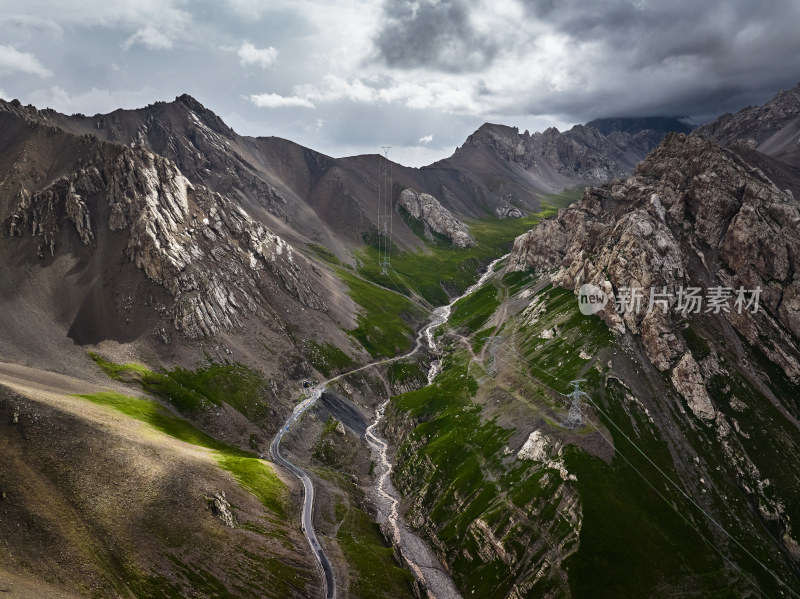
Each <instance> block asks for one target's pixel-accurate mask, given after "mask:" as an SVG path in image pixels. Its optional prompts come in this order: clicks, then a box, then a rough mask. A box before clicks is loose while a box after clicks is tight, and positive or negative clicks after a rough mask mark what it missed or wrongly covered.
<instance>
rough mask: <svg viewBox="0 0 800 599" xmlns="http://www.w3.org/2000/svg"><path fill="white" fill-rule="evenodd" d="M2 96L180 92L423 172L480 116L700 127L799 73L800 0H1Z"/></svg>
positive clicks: (101, 98)
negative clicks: (686, 121)
mask: <svg viewBox="0 0 800 599" xmlns="http://www.w3.org/2000/svg"><path fill="white" fill-rule="evenodd" d="M0 15H1V16H0V40H2V41H0V90H2V95H3V96H4V97H5V98H6V99H11V98H19V99H20V100H21V101H23V102H24V103H33V104H35V105H37V106H40V107H46V106H49V107H52V108H55V109H57V110H60V111H64V112H68V113H71V112H82V113H86V114H93V113H95V112H107V111H111V110H114V109H115V108H118V107H125V108H134V107H138V106H142V105H144V104H148V103H151V102H154V101H156V100H171V99H172V98H174V97H175V96H178V95H180V94H182V93H189V94H191V95H193V96H195V97H196V98H197V99H198V100H199V101H200V102H202V103H203V104H205V105H206V106H207V107H209V108H211V109H212V110H214V111H215V112H217V113H218V114H219V115H220V116H221V117H222V118H223V119H224V120H225V121H226V122H228V123H229V124H230V125H231V126H233V127H234V128H235V129H236V130H237V131H239V132H240V133H243V134H249V135H277V136H282V137H287V138H290V139H293V140H295V141H297V142H299V143H301V144H304V145H306V146H310V147H312V148H315V149H317V150H319V151H322V152H326V153H329V154H332V155H345V154H353V153H374V152H376V151H377V149H378V147H379V146H381V145H391V146H393V148H392V157H393V158H394V159H396V160H398V161H401V162H405V163H410V164H414V165H421V164H424V163H429V162H432V161H434V160H436V159H438V158H442V157H444V156H446V155H448V154H450V153H451V152H452V151H453V149H454V148H455V147H456V146H457V145H460V144H461V143H463V141H464V139H465V138H466V137H467V136H468V135H469V134H470V133H471V132H472V131H473V130H474V129H475V128H477V127H478V126H479V125H480V124H481V123H483V122H485V121H492V122H501V123H505V124H508V125H512V126H518V127H520V129H529V130H531V131H533V130H537V129H544V128H546V127H548V126H551V125H555V126H557V127H559V128H561V129H563V128H565V127H569V126H571V125H572V124H574V123H577V122H585V121H587V120H590V119H592V118H597V117H604V116H652V115H665V116H678V115H680V116H689V117H691V118H693V119H694V120H695V121H697V122H703V121H705V120H708V119H710V118H713V117H715V116H717V115H719V114H721V113H723V112H728V111H734V110H738V109H739V108H741V107H743V106H745V105H748V104H755V103H761V102H763V101H765V100H767V99H768V98H769V97H771V96H772V95H773V94H774V93H775V92H777V91H778V90H779V89H785V88H788V87H793V86H794V85H796V84H797V83H798V81H800V36H798V35H797V31H796V28H797V25H798V23H800V2H797V1H796V0H792V1H789V0H775V1H770V2H765V1H752V0H747V1H745V0H727V1H722V0H710V1H705V2H698V1H697V0H674V1H673V2H655V1H652V0H635V1H632V0H593V1H592V2H585V1H584V0H494V1H490V0H472V1H467V0H441V1H437V0H413V1H409V0H386V1H385V2H383V3H375V2H372V1H367V0H271V1H270V2H263V1H260V0H195V1H193V2H191V3H190V2H186V1H185V0H141V1H140V2H137V3H135V4H131V3H129V2H127V0H86V1H83V2H80V3H64V2H56V1H55V0H29V1H28V2H26V3H24V4H20V3H18V2H11V1H10V0H0Z"/></svg>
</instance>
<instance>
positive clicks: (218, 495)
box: [210, 491, 236, 528]
mask: <svg viewBox="0 0 800 599" xmlns="http://www.w3.org/2000/svg"><path fill="white" fill-rule="evenodd" d="M210 504H211V511H212V512H214V515H216V516H217V518H219V519H220V521H222V523H223V524H224V525H225V526H227V527H228V528H236V516H234V515H233V510H232V509H231V504H230V503H229V502H228V500H227V499H226V498H225V491H215V492H214V494H213V495H212V497H211V500H210Z"/></svg>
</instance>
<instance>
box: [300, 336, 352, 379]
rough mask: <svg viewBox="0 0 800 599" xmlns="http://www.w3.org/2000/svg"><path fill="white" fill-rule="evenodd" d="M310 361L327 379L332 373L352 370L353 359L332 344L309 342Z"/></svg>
mask: <svg viewBox="0 0 800 599" xmlns="http://www.w3.org/2000/svg"><path fill="white" fill-rule="evenodd" d="M308 361H309V362H311V364H312V365H313V366H314V368H316V369H317V370H318V371H320V372H321V373H322V374H323V376H325V377H326V378H328V377H330V376H331V374H332V373H334V372H337V371H340V370H344V369H346V368H351V367H352V366H354V365H355V362H353V359H352V358H351V357H350V356H348V355H347V354H346V353H344V352H343V351H342V350H341V349H339V348H338V347H336V346H335V345H333V344H332V343H322V344H320V343H317V342H315V341H309V342H308Z"/></svg>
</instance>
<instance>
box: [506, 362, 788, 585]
mask: <svg viewBox="0 0 800 599" xmlns="http://www.w3.org/2000/svg"><path fill="white" fill-rule="evenodd" d="M510 353H512V355H516V356H517V357H518V358H520V359H521V360H522V361H523V362H525V364H526V365H527V366H529V367H531V368H532V369H534V370H537V371H539V372H541V373H543V374H545V375H547V376H549V377H551V378H552V379H555V380H557V381H561V382H563V383H565V384H566V385H574V387H575V388H574V390H573V392H572V393H570V394H566V393H562V392H560V391H558V390H556V389H553V387H551V386H550V385H548V384H547V383H544V382H542V381H539V382H540V384H542V385H544V386H545V387H547V388H548V389H550V390H551V391H553V392H555V393H556V394H558V395H562V396H564V397H565V398H569V399H574V397H575V393H576V391H578V392H580V394H581V397H583V398H585V399H586V400H587V401H588V402H589V403H590V404H591V405H592V406H593V407H594V408H595V409H596V410H597V411H598V412H599V413H601V414H602V415H603V416H604V417H605V419H606V420H607V421H608V422H610V423H611V424H612V425H613V427H614V428H615V429H617V430H618V431H619V432H620V434H622V436H623V437H625V439H626V440H627V441H628V443H630V444H631V445H632V446H633V447H634V448H635V449H636V450H637V451H638V452H639V453H640V454H641V455H642V456H643V457H644V458H645V459H646V460H647V461H648V462H649V463H650V465H652V466H653V467H654V468H655V469H656V470H657V471H658V472H659V474H661V475H662V476H663V477H664V478H665V479H666V480H667V481H669V483H670V484H671V485H672V486H673V487H674V488H675V489H676V490H677V491H678V492H679V493H680V494H681V495H683V496H684V497H685V498H686V499H687V500H688V501H689V502H690V503H691V504H692V505H693V506H694V507H696V508H697V509H698V510H699V511H700V512H701V513H702V514H703V515H704V516H705V517H706V518H707V519H708V520H710V521H711V522H712V523H713V524H714V525H715V526H716V527H717V528H718V529H719V530H721V531H722V532H723V533H724V534H725V536H727V537H728V538H729V539H730V540H731V541H733V542H734V543H735V544H736V545H737V546H738V547H739V548H740V549H741V550H742V551H744V552H745V554H746V555H748V556H749V557H750V558H751V559H752V560H753V561H755V562H756V563H757V564H758V565H760V566H761V567H762V568H763V569H764V570H765V571H766V572H767V573H769V574H770V575H771V576H772V577H773V578H774V579H775V580H776V581H777V582H778V584H779V585H781V586H783V587H785V588H786V589H787V590H788V591H789V592H790V593H791V594H792V595H793V596H795V597H798V598H800V594H798V593H797V592H795V591H794V590H793V589H792V588H791V587H790V586H789V585H788V584H786V583H785V582H784V581H783V580H782V579H781V578H780V577H779V576H778V575H777V574H775V572H773V571H772V570H771V569H770V568H769V567H767V565H766V564H764V563H763V562H762V561H761V560H759V559H758V558H757V557H756V556H755V555H753V554H752V553H751V552H750V551H749V550H748V549H747V548H746V547H745V546H744V545H742V543H740V542H739V541H738V540H737V539H736V538H735V537H734V536H733V535H732V534H731V533H729V532H728V531H727V530H726V529H725V527H724V526H722V524H720V523H719V522H717V520H716V519H715V518H714V517H713V516H711V515H710V514H709V513H708V512H707V511H706V510H705V509H703V508H702V507H701V506H700V505H699V504H698V503H697V502H696V501H695V500H694V499H693V498H692V497H691V496H690V495H689V494H688V493H686V492H685V491H684V490H683V489H682V488H681V487H680V486H679V485H678V484H677V483H676V482H675V481H674V480H673V479H672V478H671V477H670V476H669V475H668V474H667V473H665V472H664V471H663V470H662V469H661V468H659V467H658V465H657V464H656V463H655V462H654V461H653V460H652V459H650V457H649V456H648V455H647V454H646V453H645V452H644V450H642V448H641V447H639V445H637V444H636V443H635V442H634V441H633V439H631V438H630V437H629V436H628V435H627V434H626V433H625V432H624V431H623V430H622V429H621V428H620V427H619V426H618V425H617V424H616V422H614V420H613V419H612V418H611V417H610V416H609V415H608V414H607V413H606V412H605V411H604V410H603V409H602V408H600V406H598V405H597V403H596V402H595V401H594V400H593V399H592V398H591V396H590V395H589V394H587V393H584V392H583V391H580V390H579V382H583V381H566V380H565V379H562V378H560V377H558V376H556V375H554V374H552V373H550V372H547V371H545V370H543V369H541V368H538V367H536V366H534V365H533V364H530V363H528V362H527V361H525V359H524V356H522V354H520V353H519V352H518V351H516V350H513V351H512V352H510ZM495 360H496V361H497V360H499V361H501V362H503V363H505V364H506V365H508V366H510V367H511V368H512V369H514V370H516V371H517V372H519V373H520V374H522V375H523V376H525V377H529V376H530V374H528V373H525V372H524V371H523V370H521V369H520V368H519V367H517V366H516V365H514V364H512V363H510V362H509V361H507V360H504V359H503V358H499V357H497V356H495ZM570 409H572V406H570ZM587 420H588V421H589V424H590V425H591V426H592V427H593V428H594V429H595V430H596V431H597V432H598V433H599V434H600V436H601V437H603V439H604V440H605V441H606V443H608V445H609V446H610V447H612V448H613V449H614V451H615V453H618V454H619V455H620V457H621V458H622V459H623V460H624V461H625V462H626V463H627V464H628V465H629V466H631V468H633V470H634V471H635V472H636V474H638V475H639V476H640V477H641V478H642V479H643V480H644V481H645V482H646V483H647V485H648V486H649V487H651V488H652V489H653V490H654V491H655V492H656V493H657V494H658V496H659V497H661V498H662V499H663V500H664V501H665V502H666V503H667V504H668V505H669V506H670V507H671V508H672V509H673V510H674V511H675V512H676V513H677V514H678V516H680V518H681V519H682V520H683V521H684V522H686V523H687V524H689V525H690V526H692V527H693V528H694V529H695V531H696V532H697V534H698V535H699V536H700V537H701V538H702V539H703V540H704V541H705V542H706V543H708V544H709V545H710V546H711V547H712V548H713V549H714V550H715V551H716V552H717V553H719V555H720V556H721V557H722V559H723V561H725V562H727V563H729V564H730V565H731V566H732V567H733V568H734V569H735V570H736V571H737V572H739V574H741V575H742V577H743V578H744V579H745V580H747V581H748V582H749V583H750V584H751V585H753V587H754V588H756V589H758V590H759V592H762V594H763V591H761V588H760V587H759V586H758V584H757V583H756V582H755V581H753V580H752V579H751V578H750V577H749V576H748V575H747V574H745V573H744V572H743V571H742V570H741V568H739V567H738V566H737V565H736V564H735V563H734V562H733V561H732V560H731V559H730V558H728V557H726V556H725V554H723V553H722V551H721V550H720V549H719V548H718V547H717V546H716V545H715V544H714V543H713V542H712V541H711V540H710V539H708V538H707V537H706V536H705V535H703V534H702V533H701V532H700V531H699V530H697V529H696V527H694V526H693V525H692V524H691V522H689V520H688V519H687V517H686V516H685V515H684V514H683V513H682V512H681V511H680V510H679V509H678V508H677V506H675V505H674V504H673V503H672V502H671V501H669V500H668V499H667V498H666V497H664V495H663V494H662V493H661V492H659V491H658V490H657V489H656V488H655V486H654V485H653V483H651V482H650V480H649V479H648V478H647V477H646V476H645V475H644V474H643V473H642V472H640V471H639V469H638V468H636V467H635V466H634V465H633V464H632V463H631V461H630V460H629V459H628V458H627V457H626V456H625V455H624V454H623V453H622V452H621V451H620V450H619V448H617V447H616V446H615V445H614V443H613V441H611V440H610V439H608V437H607V436H606V435H605V434H604V433H603V431H602V430H600V428H599V427H598V426H597V425H596V424H595V423H594V422H593V421H592V420H591V419H587Z"/></svg>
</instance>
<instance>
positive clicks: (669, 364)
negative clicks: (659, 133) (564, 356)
mask: <svg viewBox="0 0 800 599" xmlns="http://www.w3.org/2000/svg"><path fill="white" fill-rule="evenodd" d="M798 223H800V205H799V204H798V202H797V200H795V198H794V197H793V195H792V194H791V193H789V192H786V191H783V190H781V189H779V188H778V187H777V186H776V185H775V184H774V183H773V182H772V181H771V180H770V179H769V178H768V177H767V176H766V175H765V174H764V172H763V171H761V170H760V169H759V168H757V167H754V166H753V165H751V164H749V163H748V162H746V161H745V160H744V159H743V158H742V156H740V155H739V154H737V153H736V152H734V151H731V150H726V149H723V148H720V147H719V146H717V145H716V144H715V143H713V142H710V141H707V140H705V139H703V138H702V137H700V136H698V135H690V136H686V135H683V134H671V135H669V136H668V137H667V138H666V139H665V141H664V142H663V143H662V144H661V145H660V146H659V147H658V148H657V149H656V150H654V151H653V152H652V153H651V154H650V155H649V156H648V158H647V159H646V160H644V161H643V162H642V163H641V164H640V165H639V166H638V167H637V169H636V172H635V174H634V175H633V176H632V177H629V178H627V179H618V180H616V181H614V182H613V183H610V184H608V185H605V186H603V187H598V188H590V189H587V191H586V193H585V194H584V197H583V199H582V200H581V201H580V202H578V203H577V204H575V205H573V206H571V207H570V208H568V209H564V210H561V211H560V212H559V214H558V216H557V217H556V218H554V219H550V220H547V221H544V222H543V223H541V224H540V225H539V226H538V227H537V228H535V229H533V230H532V231H529V232H528V233H525V234H523V235H521V236H520V237H518V238H517V239H516V240H515V242H514V247H513V250H512V254H511V258H510V266H509V268H511V269H517V270H519V269H526V268H534V269H537V270H547V271H550V272H551V274H552V281H553V283H554V284H557V285H560V286H563V287H566V288H571V289H574V290H575V291H576V292H577V290H578V289H579V287H580V286H581V285H582V284H584V283H588V284H592V285H596V286H597V287H599V288H601V289H604V290H605V291H606V293H607V294H608V296H609V302H608V305H607V307H606V309H605V310H603V311H601V312H599V316H600V317H601V318H603V319H604V320H605V321H606V322H607V323H608V325H609V327H610V328H611V329H612V330H615V331H617V332H620V333H621V332H624V331H629V332H631V333H634V334H641V336H642V342H643V346H644V349H645V351H646V353H647V356H648V358H649V359H650V361H651V362H652V363H653V365H654V366H655V367H656V368H658V370H660V371H667V370H669V369H671V368H674V367H676V363H678V362H679V361H680V363H681V364H683V366H682V367H681V372H683V373H689V372H690V371H693V369H691V368H690V364H688V363H686V362H685V361H684V360H685V350H686V345H685V343H684V341H683V339H682V336H681V334H680V331H679V327H678V326H677V324H676V323H677V320H676V319H677V316H678V315H677V314H676V312H675V310H674V307H675V305H674V304H675V299H674V298H675V297H676V295H677V293H678V291H679V289H680V288H681V287H683V288H686V287H689V286H702V287H704V288H706V289H707V288H709V287H712V286H722V287H725V288H729V289H730V290H731V292H732V294H733V297H732V299H731V303H730V308H731V309H730V311H729V312H723V313H722V314H721V316H722V317H724V318H726V319H727V320H728V321H729V322H730V324H731V325H733V327H734V328H735V329H736V330H737V331H738V332H739V333H740V334H741V335H742V336H744V337H745V338H746V339H747V340H748V342H749V343H750V344H752V345H756V346H758V347H759V348H760V349H761V350H762V351H763V352H764V353H765V355H767V356H768V357H769V359H770V360H772V361H773V362H776V363H777V364H779V365H780V366H781V367H782V368H783V369H784V371H785V372H786V374H787V375H788V376H789V377H790V378H792V380H795V381H796V380H800V360H799V357H800V351H798V347H799V346H798V341H800V335H799V334H798V333H800V326H798V323H799V322H800V320H799V319H798V313H800V293H799V292H798V290H799V289H800V280H799V279H798V278H797V277H798V275H797V274H796V273H797V272H798V267H800V230H798V227H797V224H798ZM759 287H760V288H761V290H762V293H761V298H760V305H761V308H762V309H761V310H760V311H759V312H758V313H757V314H753V313H751V312H750V311H747V310H743V311H742V313H739V312H738V310H735V309H733V307H734V304H733V300H734V299H735V291H736V290H737V289H739V288H743V289H745V290H754V289H756V288H759ZM633 288H641V289H642V290H643V294H644V297H641V298H640V299H639V300H638V303H639V306H640V309H638V310H632V309H627V310H625V311H623V312H622V313H621V314H619V313H618V312H617V310H616V309H615V308H616V305H617V303H618V302H621V301H622V300H626V301H627V302H629V303H628V306H629V308H630V306H632V302H633V300H631V298H630V297H629V293H628V291H627V290H629V289H633ZM651 289H653V290H654V295H653V296H652V297H653V299H654V300H655V302H656V303H655V304H654V306H655V307H654V309H653V310H647V309H646V308H647V307H648V306H649V303H650V301H651V297H648V294H649V293H650V290H651ZM662 291H663V292H666V293H667V294H668V295H669V296H670V297H671V298H672V299H671V300H669V301H671V303H670V304H669V306H668V309H667V306H666V305H665V306H664V307H662V306H661V304H660V303H658V298H659V297H660V296H659V295H658V293H660V292H662ZM702 309H703V310H706V307H705V306H704V307H703V308H702ZM683 315H684V316H685V315H686V313H685V311H684V314H683ZM785 331H790V332H791V335H787V334H786V332H785ZM765 338H772V339H779V340H780V342H779V343H765V342H764V341H763V339H765ZM673 376H674V375H673ZM701 403H702V402H701ZM699 412H701V413H704V414H705V413H708V410H706V409H705V408H704V407H701V408H700V409H699Z"/></svg>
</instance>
